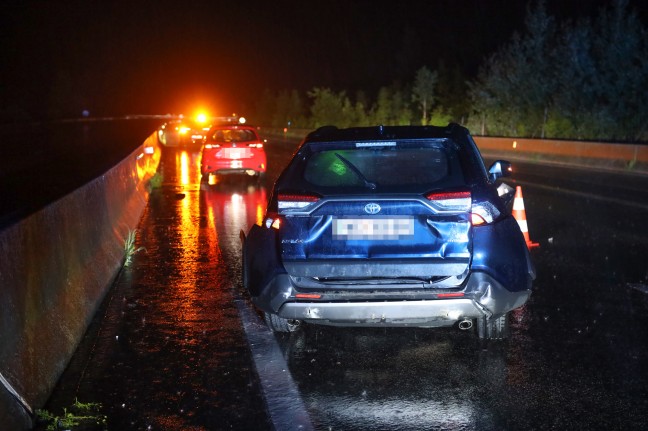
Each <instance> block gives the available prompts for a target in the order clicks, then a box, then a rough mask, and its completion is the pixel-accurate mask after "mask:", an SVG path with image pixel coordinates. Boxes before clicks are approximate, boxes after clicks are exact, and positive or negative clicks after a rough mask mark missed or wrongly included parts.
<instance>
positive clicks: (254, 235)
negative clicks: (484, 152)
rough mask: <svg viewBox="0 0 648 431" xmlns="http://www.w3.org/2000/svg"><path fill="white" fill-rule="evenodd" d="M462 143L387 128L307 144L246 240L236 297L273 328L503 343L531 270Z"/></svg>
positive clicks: (439, 130) (445, 132)
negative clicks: (372, 330) (379, 329)
mask: <svg viewBox="0 0 648 431" xmlns="http://www.w3.org/2000/svg"><path fill="white" fill-rule="evenodd" d="M509 171H510V164H509V163H508V162H505V161H497V162H495V163H494V164H493V166H492V167H491V169H490V171H486V168H485V166H484V163H483V160H482V158H481V155H480V154H479V151H478V149H477V147H476V145H475V143H474V141H473V139H472V137H471V136H470V134H469V133H468V130H467V129H465V128H463V127H461V126H458V125H456V124H450V125H448V126H447V127H433V126H392V127H383V126H377V127H360V128H349V129H337V128H335V127H325V128H321V129H318V130H316V131H314V132H313V133H311V134H309V135H308V136H307V137H306V138H305V140H304V141H303V142H302V144H301V145H300V147H299V149H298V151H297V152H296V153H295V155H294V156H293V158H292V160H291V162H290V163H289V164H288V166H287V167H286V169H285V170H284V171H283V173H282V174H281V175H280V177H279V179H278V180H277V182H276V183H275V185H274V188H273V191H272V195H271V198H270V201H269V204H268V208H267V212H266V215H265V219H264V222H263V225H262V226H258V225H254V226H252V228H251V229H250V231H249V232H248V234H247V236H245V235H242V237H243V238H244V244H243V283H244V287H245V288H246V289H247V290H248V291H249V293H250V295H251V297H252V300H253V302H254V304H255V305H256V306H257V307H258V308H259V309H260V310H261V311H262V312H263V313H264V316H265V320H266V322H267V323H268V325H269V327H270V328H271V329H273V330H274V331H278V332H290V331H294V330H296V329H297V328H298V327H299V325H300V324H301V323H302V322H307V323H315V324H324V325H337V326H416V327H445V326H456V327H457V328H459V329H463V330H469V329H471V328H475V329H476V332H477V334H478V335H479V337H480V338H484V339H501V338H505V337H506V336H507V334H508V314H509V312H510V311H511V310H513V309H516V308H518V307H521V306H522V305H523V304H524V303H525V302H526V301H527V299H528V298H529V295H530V292H531V283H532V280H533V278H534V269H533V265H532V263H531V260H530V257H529V253H528V249H527V247H526V244H525V241H524V238H523V235H522V233H521V232H520V229H519V226H518V224H517V222H516V221H515V219H514V218H513V217H512V216H511V214H510V210H508V209H507V199H510V196H508V195H505V196H504V197H500V196H499V194H498V191H497V188H496V182H497V179H498V178H500V177H503V176H507V175H509Z"/></svg>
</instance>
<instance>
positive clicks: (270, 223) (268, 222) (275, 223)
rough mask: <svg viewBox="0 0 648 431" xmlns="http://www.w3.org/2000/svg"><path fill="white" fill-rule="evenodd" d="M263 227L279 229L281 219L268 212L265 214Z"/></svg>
mask: <svg viewBox="0 0 648 431" xmlns="http://www.w3.org/2000/svg"><path fill="white" fill-rule="evenodd" d="M264 225H265V227H266V228H268V229H270V228H273V229H277V230H278V229H279V228H280V227H281V219H280V218H279V214H277V213H275V212H269V213H267V214H266V217H265V222H264Z"/></svg>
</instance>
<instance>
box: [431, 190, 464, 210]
mask: <svg viewBox="0 0 648 431" xmlns="http://www.w3.org/2000/svg"><path fill="white" fill-rule="evenodd" d="M425 197H426V198H427V199H428V200H429V201H430V203H431V205H432V206H433V207H434V208H436V209H437V210H438V211H440V212H462V211H469V210H470V204H471V202H472V198H471V194H470V192H469V191H455V192H433V193H428V194H427V195H425Z"/></svg>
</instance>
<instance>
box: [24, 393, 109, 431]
mask: <svg viewBox="0 0 648 431" xmlns="http://www.w3.org/2000/svg"><path fill="white" fill-rule="evenodd" d="M36 418H37V421H38V422H37V425H38V427H37V429H45V430H47V431H57V430H75V429H77V430H78V429H84V430H87V429H102V430H105V429H107V417H106V415H104V414H102V413H101V404H100V403H81V402H79V400H76V399H75V400H74V404H72V406H70V408H69V410H68V409H67V408H64V409H63V414H62V415H60V416H59V415H55V414H53V413H51V412H49V411H47V410H43V409H39V410H36Z"/></svg>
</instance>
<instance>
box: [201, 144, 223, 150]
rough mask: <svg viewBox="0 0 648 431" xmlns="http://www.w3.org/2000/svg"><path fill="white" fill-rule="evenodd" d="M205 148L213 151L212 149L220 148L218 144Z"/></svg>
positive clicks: (208, 145)
mask: <svg viewBox="0 0 648 431" xmlns="http://www.w3.org/2000/svg"><path fill="white" fill-rule="evenodd" d="M205 148H206V149H208V150H211V149H212V148H220V145H218V144H205Z"/></svg>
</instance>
